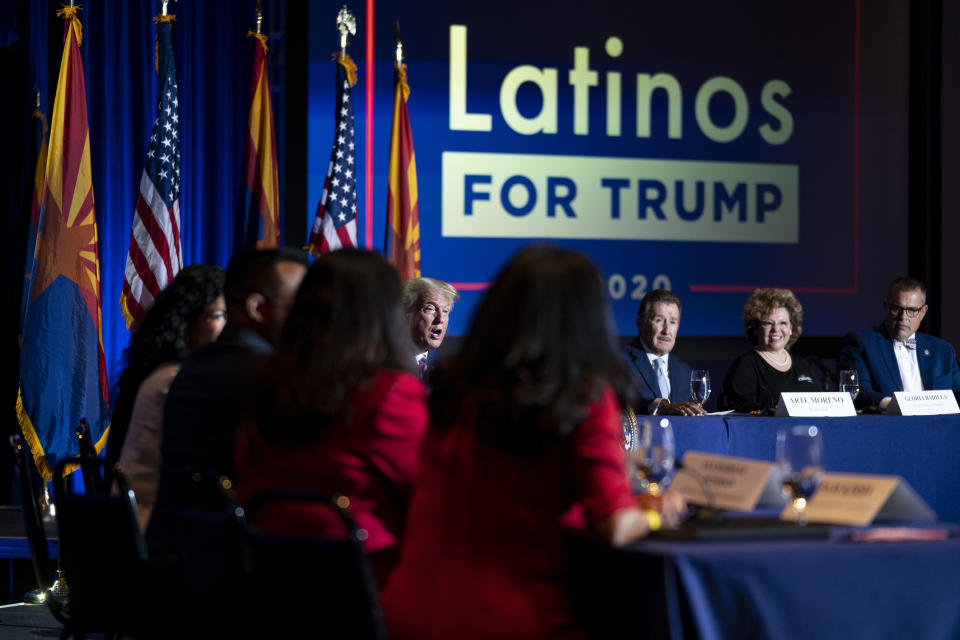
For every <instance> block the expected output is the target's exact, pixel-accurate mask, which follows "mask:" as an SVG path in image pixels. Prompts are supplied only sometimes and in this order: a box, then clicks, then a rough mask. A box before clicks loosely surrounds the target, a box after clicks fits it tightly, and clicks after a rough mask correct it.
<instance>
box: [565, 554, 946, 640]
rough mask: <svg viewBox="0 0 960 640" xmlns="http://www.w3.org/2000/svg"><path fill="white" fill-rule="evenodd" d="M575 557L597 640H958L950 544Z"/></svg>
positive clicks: (582, 599) (579, 590)
mask: <svg viewBox="0 0 960 640" xmlns="http://www.w3.org/2000/svg"><path fill="white" fill-rule="evenodd" d="M579 558H580V560H581V561H582V562H581V563H580V564H579V565H578V569H579V570H580V571H579V573H578V574H577V576H576V579H577V582H580V581H581V580H582V581H583V582H582V583H580V584H579V585H578V584H577V583H575V584H574V591H573V593H574V594H575V595H576V596H577V597H578V598H580V599H579V600H576V602H582V603H583V605H584V607H585V610H586V612H587V613H586V615H585V620H587V621H588V623H589V624H588V626H590V627H591V630H592V631H593V632H594V633H595V634H596V637H641V638H669V639H671V640H672V639H682V638H700V639H703V640H725V639H734V638H736V639H740V638H771V639H778V640H779V639H784V640H793V639H796V640H810V639H812V638H816V639H817V640H824V639H833V638H836V639H838V640H847V639H849V638H871V639H885V638H890V639H898V640H899V639H901V638H907V639H909V640H920V639H923V640H940V639H942V640H956V638H960V539H958V538H952V539H949V540H944V541H936V542H874V543H855V542H846V541H838V540H776V541H774V540H760V541H758V540H751V541H749V542H748V541H736V542H732V541H728V542H712V543H706V542H656V541H647V542H641V543H637V544H635V545H633V546H631V547H629V548H627V549H620V550H603V549H597V548H592V549H591V550H590V551H589V552H588V553H584V554H583V555H581V556H579ZM585 584H586V585H589V591H587V590H586V589H585V586H584V585H585Z"/></svg>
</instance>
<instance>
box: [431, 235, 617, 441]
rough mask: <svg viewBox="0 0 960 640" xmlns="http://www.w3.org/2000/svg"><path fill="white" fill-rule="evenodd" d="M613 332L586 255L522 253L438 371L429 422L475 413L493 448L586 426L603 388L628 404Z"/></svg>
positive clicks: (445, 422)
mask: <svg viewBox="0 0 960 640" xmlns="http://www.w3.org/2000/svg"><path fill="white" fill-rule="evenodd" d="M612 329H613V322H612V315H611V311H610V305H609V303H608V301H607V299H606V296H605V295H604V290H603V284H602V281H601V278H600V274H599V272H598V271H597V269H596V267H595V266H594V265H593V264H592V263H591V262H590V261H589V260H588V259H587V258H586V256H584V255H582V254H580V253H577V252H574V251H569V250H566V249H560V248H557V247H552V246H545V245H534V246H530V247H527V248H525V249H523V250H521V251H520V252H519V253H517V254H516V255H515V256H514V257H513V259H511V260H510V262H509V263H508V264H507V266H506V267H505V268H504V270H503V271H502V272H501V273H500V275H499V276H498V277H497V279H496V281H495V282H494V283H493V285H492V286H491V287H490V290H489V291H488V292H487V294H486V296H485V297H484V299H483V301H482V302H481V304H480V307H479V308H478V309H477V311H476V315H475V316H474V318H473V323H472V326H471V327H470V331H469V333H468V334H467V336H466V339H465V341H464V344H463V347H462V350H461V352H460V354H459V356H458V357H456V358H454V359H453V360H450V361H448V362H446V363H441V364H440V365H439V366H438V368H437V371H436V372H435V375H434V377H433V392H432V395H431V397H430V407H431V415H432V417H433V424H434V425H435V426H437V427H439V428H443V427H446V426H449V425H450V424H452V423H453V422H454V421H455V420H456V419H457V417H458V414H459V412H460V411H462V410H468V411H475V412H476V413H477V416H478V421H477V424H478V435H479V437H481V438H483V439H485V440H487V441H489V442H491V443H492V444H494V445H495V446H498V447H500V448H503V449H508V450H515V451H523V450H536V449H541V448H543V447H545V446H548V445H549V443H550V442H551V441H556V440H558V439H559V438H561V437H564V436H566V435H568V434H569V433H570V432H572V431H573V429H574V428H575V427H576V426H577V425H578V424H580V422H582V421H583V419H584V418H585V417H586V414H587V411H588V406H589V404H590V403H591V402H593V401H595V400H597V399H598V398H599V397H600V396H601V394H602V393H603V391H604V389H607V388H612V389H613V390H614V391H615V392H616V393H617V395H618V397H619V398H620V399H621V401H626V400H628V399H629V398H628V395H629V390H630V389H631V382H630V374H629V372H628V370H627V369H626V365H625V364H624V362H623V359H622V357H621V356H620V353H619V349H618V345H617V341H616V339H615V337H614V335H613V331H612Z"/></svg>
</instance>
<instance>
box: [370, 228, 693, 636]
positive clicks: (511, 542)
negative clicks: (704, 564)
mask: <svg viewBox="0 0 960 640" xmlns="http://www.w3.org/2000/svg"><path fill="white" fill-rule="evenodd" d="M612 327H613V323H612V319H611V312H610V306H609V303H608V302H607V300H606V296H605V295H604V289H603V284H602V281H601V278H600V274H599V273H598V271H597V269H596V268H595V267H594V266H593V264H591V263H590V261H589V260H588V259H587V258H586V257H584V256H583V255H581V254H579V253H575V252H572V251H568V250H564V249H559V248H554V247H549V246H532V247H528V248H526V249H524V250H522V251H520V252H519V253H518V254H517V255H516V256H514V258H513V259H512V260H511V261H510V262H509V264H508V265H507V266H506V268H505V269H504V270H503V272H502V273H501V274H500V275H499V276H498V277H497V279H496V281H495V282H494V283H493V285H492V286H491V288H490V290H489V291H488V293H487V294H486V296H485V297H484V299H483V301H482V303H481V304H480V307H479V308H478V309H477V311H476V315H475V316H474V319H473V324H472V326H471V328H470V331H469V333H468V334H467V336H466V339H465V342H464V344H463V347H462V350H461V352H460V354H459V356H458V357H456V358H454V359H453V360H451V361H448V362H447V363H441V364H440V365H439V366H438V367H437V370H436V371H435V377H434V378H433V381H434V387H433V391H432V394H431V396H430V408H431V418H432V421H431V425H430V430H429V432H428V434H427V437H426V439H425V441H424V447H423V451H422V460H421V467H420V473H419V475H418V476H417V486H416V491H415V493H414V499H413V504H412V505H411V509H410V514H409V516H408V522H409V525H408V528H407V534H406V536H405V538H404V544H403V549H402V553H401V559H400V563H399V565H398V566H397V569H396V571H395V572H394V574H393V576H392V577H391V580H390V583H389V584H388V586H387V589H386V591H385V593H384V597H383V600H384V612H385V614H386V617H387V624H388V627H389V629H390V636H391V638H399V639H401V640H402V639H404V638H411V639H412V638H416V639H418V640H428V639H432V638H438V639H439V638H463V637H470V638H543V637H557V636H563V637H581V636H582V632H581V630H580V629H579V627H578V626H577V623H576V620H575V619H574V617H573V615H572V613H571V607H570V604H569V602H568V597H567V593H566V587H565V584H564V579H565V578H566V577H567V572H568V563H569V550H568V544H569V542H570V540H571V535H572V534H573V533H574V532H575V531H576V530H578V529H579V530H585V531H586V532H587V533H589V534H592V535H594V536H596V537H598V538H600V539H601V540H604V541H606V542H609V543H611V544H614V545H622V544H625V543H627V542H629V541H631V540H634V539H636V538H640V537H642V536H644V535H646V533H647V532H648V531H649V530H650V529H651V528H655V527H656V526H658V525H659V516H658V515H657V514H656V513H654V512H645V511H642V510H641V509H639V508H638V507H637V505H636V502H635V501H634V499H633V497H632V496H631V493H630V489H629V487H628V484H627V474H626V471H625V467H624V452H623V450H622V448H621V447H620V435H619V434H620V404H621V403H620V402H618V400H626V399H627V398H626V397H625V396H626V395H627V390H628V388H629V385H630V374H629V372H628V371H627V369H626V367H625V364H624V362H623V360H622V358H621V356H620V353H619V349H618V346H617V344H616V341H615V338H614V337H613V333H612ZM665 505H667V507H666V508H667V511H668V514H667V516H668V517H670V516H671V515H675V512H676V511H677V509H678V508H679V505H677V504H676V503H675V502H674V501H673V500H671V499H667V500H666V501H665Z"/></svg>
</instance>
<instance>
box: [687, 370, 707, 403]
mask: <svg viewBox="0 0 960 640" xmlns="http://www.w3.org/2000/svg"><path fill="white" fill-rule="evenodd" d="M690 395H691V396H692V397H693V399H694V400H695V401H696V402H697V404H699V405H700V408H701V409H702V408H703V403H704V402H706V401H707V398H709V397H710V372H709V371H707V370H706V369H694V370H693V371H691V372H690Z"/></svg>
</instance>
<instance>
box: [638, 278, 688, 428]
mask: <svg viewBox="0 0 960 640" xmlns="http://www.w3.org/2000/svg"><path fill="white" fill-rule="evenodd" d="M679 327H680V298H678V297H677V296H676V294H674V293H673V292H671V291H666V290H664V289H654V290H653V291H651V292H649V293H647V295H645V296H643V300H641V301H640V308H639V309H638V310H637V329H638V330H639V334H638V335H637V337H636V338H635V339H634V341H633V342H632V343H630V344H629V345H627V346H626V347H624V355H625V356H626V359H627V364H628V365H629V366H630V369H631V371H633V372H634V373H635V374H636V379H637V382H638V383H639V387H640V397H639V398H638V400H637V401H636V403H635V404H636V406H635V407H634V411H635V412H636V413H645V414H651V415H654V414H656V415H676V416H698V415H703V414H705V413H706V411H704V410H703V407H701V406H700V405H699V404H697V403H696V402H694V401H693V397H692V396H691V395H690V365H688V364H687V363H686V362H684V361H683V360H681V359H680V358H677V357H676V356H671V355H670V351H671V350H672V349H673V345H674V344H675V343H676V341H677V329H678V328H679Z"/></svg>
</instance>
